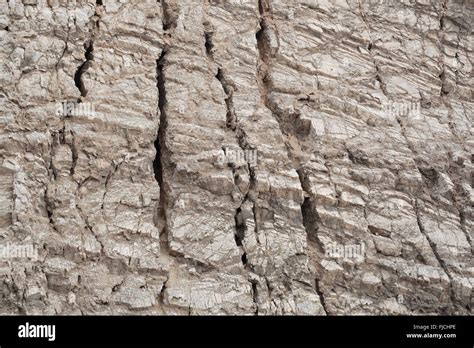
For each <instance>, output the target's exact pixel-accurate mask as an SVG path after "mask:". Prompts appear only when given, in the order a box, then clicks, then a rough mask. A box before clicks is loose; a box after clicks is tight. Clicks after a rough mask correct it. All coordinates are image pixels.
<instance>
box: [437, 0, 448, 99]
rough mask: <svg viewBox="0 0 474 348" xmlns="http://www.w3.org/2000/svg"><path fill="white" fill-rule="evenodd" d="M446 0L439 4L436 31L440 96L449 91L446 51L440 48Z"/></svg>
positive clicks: (444, 24) (446, 7)
mask: <svg viewBox="0 0 474 348" xmlns="http://www.w3.org/2000/svg"><path fill="white" fill-rule="evenodd" d="M447 2H448V1H447V0H444V1H443V2H442V3H441V4H440V6H441V10H440V13H439V31H438V32H437V35H438V45H439V46H440V47H439V49H440V52H442V53H441V55H440V59H439V62H438V64H439V65H440V69H441V72H440V74H439V76H438V77H439V81H440V84H441V87H440V91H439V95H440V96H441V97H443V96H445V95H448V94H449V92H450V87H449V84H448V81H447V76H446V64H445V62H444V60H445V58H446V53H444V49H443V48H442V46H443V38H442V36H443V32H444V29H445V26H446V23H445V21H446V19H445V15H446V11H447V9H448V5H447Z"/></svg>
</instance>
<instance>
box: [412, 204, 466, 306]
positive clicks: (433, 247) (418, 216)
mask: <svg viewBox="0 0 474 348" xmlns="http://www.w3.org/2000/svg"><path fill="white" fill-rule="evenodd" d="M415 214H416V221H417V224H418V228H419V230H420V232H421V233H422V234H423V235H424V236H425V238H426V240H427V241H428V244H429V246H430V248H431V250H432V251H433V254H434V256H435V257H436V260H438V263H439V265H440V266H441V268H442V269H443V271H444V273H446V275H447V276H448V278H449V293H450V294H449V295H450V298H451V301H452V302H453V304H456V302H457V301H456V299H455V296H454V282H453V277H452V275H451V274H450V272H449V270H448V266H447V265H446V262H445V261H444V260H443V259H442V258H441V257H440V255H439V253H438V249H437V248H436V245H435V244H434V242H433V241H432V240H431V238H430V237H429V235H428V233H427V232H426V230H425V228H424V227H423V222H422V219H421V214H420V207H419V203H418V199H416V200H415Z"/></svg>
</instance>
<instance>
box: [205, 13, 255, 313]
mask: <svg viewBox="0 0 474 348" xmlns="http://www.w3.org/2000/svg"><path fill="white" fill-rule="evenodd" d="M204 27H205V33H204V41H205V43H204V45H205V49H206V54H207V56H208V58H209V60H211V61H212V62H213V63H215V62H214V57H213V55H214V44H213V42H212V35H213V31H212V28H211V27H210V25H209V22H207V21H206V22H204ZM216 79H217V80H218V81H219V83H220V84H221V86H222V90H223V91H224V94H225V96H226V98H225V100H224V101H225V105H226V127H227V128H229V129H230V130H232V131H233V132H234V133H235V136H236V138H237V143H238V145H239V147H240V150H241V151H242V152H243V154H244V157H245V160H246V162H247V170H248V173H249V181H250V182H249V187H248V189H247V190H246V192H241V193H242V194H244V197H243V199H242V200H241V202H240V206H239V207H238V208H237V209H236V212H235V215H234V221H235V233H234V239H235V243H236V245H237V247H238V248H239V249H240V251H241V262H242V265H243V266H244V269H246V270H247V275H248V276H249V282H250V284H251V289H252V299H253V302H254V305H255V312H254V314H255V315H258V313H259V305H258V291H257V283H258V281H257V280H255V279H251V278H250V275H249V274H248V260H247V251H246V250H245V245H244V243H243V241H244V239H245V235H246V233H247V231H248V227H247V224H246V222H245V220H246V217H245V216H244V212H243V211H242V206H243V205H244V204H245V203H246V202H247V201H248V200H250V201H252V203H253V206H252V214H253V219H254V222H255V234H256V240H257V243H260V242H259V239H258V232H257V218H256V214H255V213H256V204H255V196H256V193H255V187H256V175H255V169H254V168H253V167H252V164H251V163H250V161H249V158H247V153H246V151H250V150H252V147H251V145H250V144H249V142H248V138H247V135H246V133H245V131H244V130H243V129H242V126H241V125H240V123H239V121H238V118H237V115H236V113H235V109H234V101H233V93H234V89H235V86H234V85H233V84H232V83H231V82H230V81H229V80H228V79H227V78H226V76H225V75H224V70H223V68H222V67H218V68H217V74H216ZM224 150H225V149H224ZM236 169H237V168H235V165H233V166H232V174H233V176H234V183H235V184H236V186H237V187H238V185H237V183H236V181H237V180H238V177H239V174H238V173H237V172H236Z"/></svg>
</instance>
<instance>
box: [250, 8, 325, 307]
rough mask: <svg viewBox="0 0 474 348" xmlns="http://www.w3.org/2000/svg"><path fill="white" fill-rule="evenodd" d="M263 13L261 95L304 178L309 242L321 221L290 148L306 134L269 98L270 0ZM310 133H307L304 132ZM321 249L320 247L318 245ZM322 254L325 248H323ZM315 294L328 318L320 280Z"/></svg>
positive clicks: (259, 36) (303, 209) (304, 213)
mask: <svg viewBox="0 0 474 348" xmlns="http://www.w3.org/2000/svg"><path fill="white" fill-rule="evenodd" d="M258 7H259V12H260V30H259V31H258V32H257V33H256V35H255V36H256V39H257V48H258V52H259V65H258V81H257V82H258V84H259V86H260V92H261V99H262V100H263V102H264V104H265V106H266V107H267V109H268V110H270V112H271V113H272V115H273V117H274V118H275V119H276V120H277V121H278V124H279V127H280V131H281V132H282V134H283V136H284V137H285V139H286V140H287V141H285V145H286V147H287V151H288V157H289V159H290V160H291V161H292V162H294V163H295V162H296V163H295V165H296V166H297V169H296V171H297V173H298V176H299V178H300V185H301V190H302V191H303V192H304V193H305V195H306V196H307V197H306V198H305V200H304V202H303V203H302V205H301V213H302V218H303V226H304V228H305V232H306V236H307V238H308V239H311V240H313V239H315V240H316V239H317V238H316V230H314V228H315V227H314V225H315V223H316V219H317V217H314V216H313V214H314V213H315V212H316V210H315V209H312V208H314V206H313V204H312V202H311V200H310V198H309V197H310V195H309V193H308V192H307V191H306V190H305V187H304V178H305V173H304V170H303V168H302V166H301V162H300V161H299V160H295V159H294V156H293V151H292V150H291V147H290V146H289V145H288V143H287V142H288V137H289V136H294V137H295V138H296V139H297V141H298V143H299V141H300V139H301V137H302V135H303V136H304V134H302V133H301V132H300V130H299V129H298V123H299V121H300V119H299V115H298V114H297V113H288V114H286V113H284V112H282V111H281V110H277V107H276V106H274V105H272V103H271V102H270V98H269V93H270V90H271V82H270V81H269V75H268V74H269V63H270V58H271V51H270V48H269V47H268V46H269V43H268V34H267V31H268V30H269V27H268V23H267V18H268V17H269V16H270V14H269V12H270V6H269V4H268V2H267V1H266V0H259V3H258ZM304 133H306V132H304ZM317 245H318V247H319V248H321V247H320V246H319V244H317ZM321 250H322V248H321ZM315 291H316V293H317V294H318V296H319V299H320V302H321V306H322V307H323V309H324V311H325V313H326V314H327V313H328V311H327V309H326V303H325V300H324V296H323V293H322V292H321V291H320V288H319V281H318V279H316V282H315Z"/></svg>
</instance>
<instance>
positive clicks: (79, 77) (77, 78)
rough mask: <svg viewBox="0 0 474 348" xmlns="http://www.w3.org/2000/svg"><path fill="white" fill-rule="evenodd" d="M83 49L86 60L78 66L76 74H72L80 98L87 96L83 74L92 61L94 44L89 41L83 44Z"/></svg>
mask: <svg viewBox="0 0 474 348" xmlns="http://www.w3.org/2000/svg"><path fill="white" fill-rule="evenodd" d="M84 48H85V53H84V57H85V58H86V60H85V61H84V62H83V63H82V64H81V65H80V66H79V68H78V69H77V70H76V73H75V74H74V83H75V84H76V87H77V89H78V90H79V92H80V93H81V97H85V96H87V89H86V87H85V85H84V79H83V74H84V73H85V72H86V71H87V69H89V68H90V66H91V64H92V61H93V60H94V42H93V41H89V42H88V43H86V44H84ZM79 102H80V100H79Z"/></svg>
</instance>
